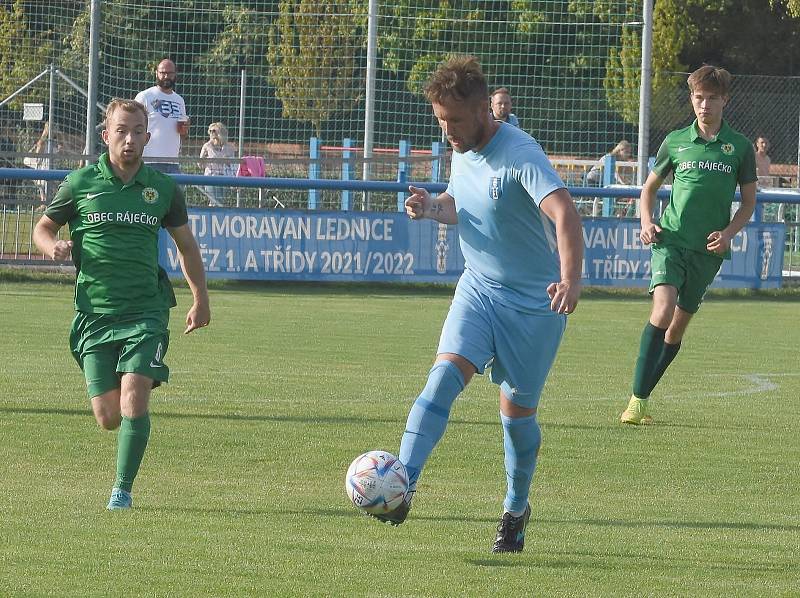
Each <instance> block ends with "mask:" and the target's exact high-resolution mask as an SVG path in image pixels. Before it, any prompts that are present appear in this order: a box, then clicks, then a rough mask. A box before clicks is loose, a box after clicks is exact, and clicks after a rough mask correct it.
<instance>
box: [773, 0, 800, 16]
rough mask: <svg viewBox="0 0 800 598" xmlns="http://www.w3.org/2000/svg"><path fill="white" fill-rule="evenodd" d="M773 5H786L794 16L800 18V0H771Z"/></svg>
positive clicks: (787, 9)
mask: <svg viewBox="0 0 800 598" xmlns="http://www.w3.org/2000/svg"><path fill="white" fill-rule="evenodd" d="M770 4H771V5H772V6H785V7H786V11H787V12H788V13H789V14H790V15H792V16H793V17H797V18H800V0H770Z"/></svg>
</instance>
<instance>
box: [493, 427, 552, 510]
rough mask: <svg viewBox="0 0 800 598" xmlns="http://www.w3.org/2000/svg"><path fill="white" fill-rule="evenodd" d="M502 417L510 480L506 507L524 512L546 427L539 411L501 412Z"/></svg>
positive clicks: (504, 505)
mask: <svg viewBox="0 0 800 598" xmlns="http://www.w3.org/2000/svg"><path fill="white" fill-rule="evenodd" d="M500 421H501V422H503V449H504V451H505V465H506V480H507V481H508V491H507V493H506V499H505V501H504V502H503V507H504V508H505V510H506V511H508V512H510V513H521V512H522V511H524V510H525V507H526V506H527V504H528V495H529V494H530V490H531V480H533V472H534V470H535V469H536V458H537V457H538V456H539V447H540V446H541V444H542V430H541V428H540V427H539V422H538V421H537V420H536V414H535V413H534V414H533V415H531V416H529V417H515V418H511V417H506V416H505V415H503V414H502V413H501V414H500Z"/></svg>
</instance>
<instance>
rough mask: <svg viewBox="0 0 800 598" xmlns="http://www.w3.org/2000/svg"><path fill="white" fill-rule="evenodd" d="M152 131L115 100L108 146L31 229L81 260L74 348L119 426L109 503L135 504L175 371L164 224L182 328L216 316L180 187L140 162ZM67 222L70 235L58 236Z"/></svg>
mask: <svg viewBox="0 0 800 598" xmlns="http://www.w3.org/2000/svg"><path fill="white" fill-rule="evenodd" d="M149 138H150V134H149V133H148V132H147V112H146V111H145V109H144V107H143V106H142V105H141V104H139V103H137V102H135V101H133V100H120V99H115V100H112V101H111V103H109V105H108V108H107V110H106V120H105V129H104V130H103V141H104V142H105V143H106V145H107V146H108V152H107V153H104V154H102V155H101V156H100V158H99V160H98V161H97V163H96V164H91V165H89V166H86V167H85V168H81V169H79V170H75V171H73V172H71V173H70V174H68V175H67V177H66V179H64V182H63V183H61V186H60V187H59V189H58V192H57V193H56V196H55V198H54V199H53V201H52V203H51V204H50V206H49V207H48V208H47V210H46V211H45V213H44V215H43V216H42V218H41V219H40V220H39V222H37V224H36V227H35V229H34V232H33V240H34V241H35V243H36V245H37V246H38V247H39V249H41V250H42V251H43V252H44V253H45V254H46V255H48V256H50V257H51V258H53V259H54V260H56V261H64V260H67V259H69V258H70V256H71V257H72V260H73V262H74V263H75V268H76V272H77V278H76V282H75V310H76V312H77V313H76V315H75V319H74V320H73V323H72V330H71V333H70V348H71V350H72V354H73V356H74V357H75V359H76V361H77V362H78V364H79V365H80V367H81V369H82V370H83V372H84V376H85V378H86V386H87V390H88V394H89V397H90V399H91V404H92V411H93V412H94V416H95V419H96V420H97V423H98V424H100V426H101V427H102V428H104V429H106V430H115V429H117V428H119V432H118V435H117V476H116V482H115V484H114V488H113V490H112V492H111V499H110V501H109V503H108V507H107V508H108V509H109V510H116V509H128V508H130V507H131V504H132V498H131V490H132V487H133V480H134V478H135V477H136V474H137V472H138V470H139V466H140V464H141V462H142V458H143V456H144V451H145V448H146V446H147V440H148V438H149V437H150V415H149V401H150V391H151V389H152V388H154V387H156V386H158V385H159V384H161V383H162V382H166V381H167V379H168V377H169V369H168V368H167V366H166V364H165V363H164V355H165V353H166V351H167V346H168V343H169V331H168V330H167V323H168V321H169V309H170V308H171V307H174V306H175V304H176V303H175V295H174V293H173V291H172V286H171V284H170V282H169V279H168V278H167V276H166V273H165V272H164V270H163V269H162V268H161V267H160V266H159V265H158V233H159V230H160V229H161V228H162V227H166V228H167V231H168V232H169V234H170V235H171V236H172V238H173V239H174V240H175V245H176V246H177V248H178V252H179V253H180V257H181V266H182V268H183V273H184V276H185V277H186V280H187V282H188V284H189V288H190V289H191V291H192V295H193V297H194V302H193V304H192V306H191V308H190V309H189V312H188V314H187V316H186V330H185V333H189V332H191V331H192V330H195V329H196V328H200V327H203V326H207V325H208V323H209V321H210V320H211V312H210V309H209V302H208V291H207V289H206V280H205V271H204V269H203V261H202V258H201V256H200V251H199V248H198V246H197V242H196V241H195V239H194V236H193V235H192V231H191V229H190V228H189V225H188V217H187V213H186V203H185V201H184V198H183V193H182V192H181V190H180V187H178V185H176V184H175V182H174V181H173V180H172V179H171V178H170V177H168V176H166V175H164V174H161V173H160V172H156V171H155V170H153V169H152V168H150V167H149V166H146V165H144V163H143V162H142V151H143V150H144V146H145V145H146V144H147V142H148V140H149ZM65 224H68V225H69V230H70V236H71V239H72V240H71V241H65V240H60V239H58V236H57V234H58V231H59V229H60V228H61V227H62V226H64V225H65Z"/></svg>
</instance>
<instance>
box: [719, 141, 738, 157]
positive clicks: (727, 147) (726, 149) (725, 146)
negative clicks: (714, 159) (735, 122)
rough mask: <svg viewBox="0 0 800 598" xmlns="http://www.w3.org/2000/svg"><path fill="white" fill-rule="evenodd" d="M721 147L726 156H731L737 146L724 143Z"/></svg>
mask: <svg viewBox="0 0 800 598" xmlns="http://www.w3.org/2000/svg"><path fill="white" fill-rule="evenodd" d="M719 149H721V150H722V153H723V154H725V155H726V156H730V155H731V154H732V153H733V152H734V151H735V150H736V148H734V147H733V144H732V143H723V144H722V145H721V146H720V147H719Z"/></svg>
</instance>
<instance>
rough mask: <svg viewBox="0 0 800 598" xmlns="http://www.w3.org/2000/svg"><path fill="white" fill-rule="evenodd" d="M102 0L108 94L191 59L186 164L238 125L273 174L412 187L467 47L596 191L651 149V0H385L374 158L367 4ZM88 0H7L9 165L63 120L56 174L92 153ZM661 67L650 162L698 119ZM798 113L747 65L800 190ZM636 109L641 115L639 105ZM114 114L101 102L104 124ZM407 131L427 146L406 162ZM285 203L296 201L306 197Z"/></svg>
mask: <svg viewBox="0 0 800 598" xmlns="http://www.w3.org/2000/svg"><path fill="white" fill-rule="evenodd" d="M96 1H97V2H98V3H99V5H100V9H101V10H100V22H99V23H98V24H97V25H96V31H97V34H98V39H99V66H98V70H99V73H98V83H97V96H98V100H99V103H100V104H105V103H106V102H108V101H109V100H110V99H111V98H112V97H115V96H122V97H133V96H134V95H135V94H136V93H137V92H139V91H141V90H142V89H144V88H146V87H149V86H151V85H153V84H154V69H155V66H156V64H157V63H158V61H159V60H160V59H161V58H163V57H165V56H169V57H171V58H173V59H174V60H175V62H176V63H177V68H178V87H177V91H178V92H179V93H180V94H181V95H182V96H183V97H184V99H185V100H186V104H187V109H188V112H189V115H190V116H191V118H192V121H193V124H192V127H191V129H190V132H189V135H188V137H187V138H186V139H185V140H184V143H183V147H182V150H181V156H180V161H181V166H182V170H183V172H187V173H199V172H202V170H203V164H202V163H201V162H199V161H198V159H197V158H198V156H199V154H200V148H201V147H202V145H203V144H204V143H205V142H206V141H207V140H208V138H207V136H206V130H207V128H208V125H209V124H210V123H213V122H223V123H225V124H226V125H227V127H228V129H229V131H230V139H229V142H230V143H231V144H233V145H234V146H235V148H236V155H237V159H238V158H239V157H241V156H247V155H253V156H260V157H263V158H264V159H265V161H266V164H267V172H266V174H267V175H269V176H277V177H309V176H312V175H313V174H314V173H315V172H316V173H317V175H318V176H323V177H335V178H340V177H342V176H344V175H343V169H345V168H348V169H349V173H348V175H347V176H350V177H351V178H354V179H357V178H361V176H362V173H363V172H364V171H365V164H368V165H369V167H368V168H367V169H366V170H369V173H368V175H369V177H370V178H371V179H373V180H397V178H398V177H399V176H401V174H402V171H403V168H404V167H405V168H406V170H407V172H410V178H417V179H418V180H428V179H429V178H430V171H431V168H432V166H433V163H434V161H435V159H436V158H435V156H434V155H433V154H432V153H430V152H431V148H432V145H433V143H434V142H436V141H439V140H440V139H441V137H440V135H441V133H440V131H439V129H438V126H437V123H436V121H435V119H434V118H433V116H432V114H431V110H430V106H429V105H428V104H427V103H426V102H425V100H424V98H423V97H422V95H421V93H420V90H421V87H422V85H423V83H424V81H425V79H426V77H427V75H428V73H430V71H431V70H432V69H433V68H434V66H435V65H436V63H438V61H439V60H441V58H443V57H444V56H445V55H446V54H448V53H450V52H462V53H467V52H468V53H473V54H475V55H477V56H478V57H479V58H480V60H481V62H482V64H483V67H484V70H485V72H486V74H487V77H488V79H489V83H490V86H491V87H500V86H504V87H507V88H508V89H509V90H510V91H511V96H512V101H513V109H512V110H513V112H514V113H515V114H516V115H517V116H518V117H519V119H520V121H521V124H522V127H523V128H524V129H526V130H527V131H529V132H530V133H531V134H532V135H533V136H534V137H536V138H537V139H538V140H539V141H540V142H541V143H542V145H543V146H544V148H545V150H546V151H547V152H548V153H549V155H550V156H551V157H552V158H553V159H554V160H555V161H557V162H558V163H559V164H563V165H565V166H564V167H563V168H560V171H561V172H562V174H563V175H564V177H565V180H567V181H568V182H569V184H572V185H578V184H581V183H582V182H583V181H584V180H585V177H584V175H585V172H586V171H587V170H588V169H589V168H590V166H591V163H592V162H591V161H596V160H597V159H598V158H600V157H601V156H602V155H604V154H605V153H607V152H608V151H609V150H610V149H611V148H612V147H613V146H614V145H615V144H616V143H617V141H619V140H620V139H623V138H624V139H628V140H630V141H631V142H632V143H633V145H634V148H633V149H634V154H635V153H636V152H637V148H636V147H635V145H636V139H637V127H636V124H635V123H633V122H629V120H630V118H633V117H632V116H628V117H624V116H623V115H621V114H620V113H619V112H618V111H617V109H615V108H614V107H613V106H617V107H619V106H618V104H615V103H614V101H612V100H611V99H609V98H610V96H609V93H611V92H610V91H609V90H610V89H612V88H615V89H618V88H619V81H612V80H610V79H609V77H611V78H612V79H613V77H614V76H616V75H619V76H620V77H621V76H622V75H620V73H621V72H622V71H620V70H619V69H618V70H616V71H615V70H614V69H612V68H610V66H609V65H610V64H611V63H612V62H613V60H612V59H613V57H614V56H618V54H619V51H620V48H621V47H622V45H623V43H624V40H625V36H628V37H630V35H631V32H634V31H638V29H637V28H639V27H641V22H640V21H641V18H640V16H641V11H642V1H641V0H605V1H604V2H601V3H592V2H587V1H585V0H572V1H570V2H567V1H565V0H541V1H537V2H528V1H524V2H512V1H499V2H474V1H471V0H453V1H452V2H419V1H416V0H397V1H396V2H393V3H391V4H389V3H385V2H383V3H378V4H379V8H378V14H379V16H378V19H377V32H376V46H377V50H376V75H375V88H374V90H375V93H374V97H375V106H374V115H373V116H374V118H373V120H372V123H373V125H372V127H373V130H374V143H375V148H376V151H375V152H374V153H373V156H372V157H371V158H369V159H368V160H366V161H365V160H364V158H363V154H364V147H363V146H364V143H365V139H366V137H367V135H366V132H365V120H366V116H367V102H366V95H367V52H368V36H367V31H368V26H367V24H368V19H367V2H365V1H361V0H358V1H356V0H353V1H351V2H341V1H334V0H314V1H313V2H312V1H311V0H292V1H290V2H281V3H271V2H256V1H245V0H239V1H235V0H227V1H222V0H194V1H193V2H191V3H189V2H185V3H184V2H171V3H164V2H160V1H155V0H136V1H134V0H96ZM89 8H90V2H89V1H88V0H85V1H82V2H81V1H75V2H62V1H60V0H38V1H36V2H33V1H22V0H14V1H10V2H4V3H2V5H0V29H1V30H2V31H5V32H6V37H5V38H4V39H3V41H2V42H0V64H2V65H4V66H5V75H4V77H3V79H2V81H0V96H2V97H0V101H2V100H3V99H6V100H8V101H7V102H6V104H5V105H4V106H2V108H0V124H2V127H0V161H2V163H3V165H5V166H12V165H17V166H21V165H22V159H23V156H25V155H27V156H28V157H33V156H32V152H33V148H34V146H35V144H36V141H37V139H39V137H40V135H41V133H42V129H43V126H44V122H45V121H46V120H52V121H53V127H52V132H53V134H52V135H51V139H50V141H51V145H50V147H49V151H50V152H54V154H53V155H52V159H51V161H50V163H49V165H50V167H52V168H73V167H75V166H77V165H78V164H79V162H80V159H81V155H80V154H81V153H82V149H83V148H84V147H85V145H86V139H85V134H86V112H87V110H86V105H87V97H86V94H87V81H88V70H89V59H88V56H89V39H90V38H91V37H92V36H91V29H90V14H89V13H90V11H89ZM615 74H616V75H615ZM629 74H630V73H628V74H627V75H625V77H628V76H629ZM657 75H659V76H660V77H659V79H660V80H662V81H670V82H671V84H670V85H667V86H661V87H660V88H659V89H658V90H656V92H655V93H654V96H653V102H652V106H651V118H650V122H651V123H652V127H651V131H650V140H651V141H650V147H649V148H648V151H649V153H650V155H653V154H654V153H655V151H656V150H657V148H658V145H659V144H660V143H661V141H662V140H663V138H664V136H665V134H666V133H667V132H668V131H670V130H672V129H674V128H676V127H678V126H683V125H685V124H688V123H689V122H691V120H692V110H691V106H690V105H689V102H688V91H687V88H686V84H685V81H686V74H681V73H657ZM661 75H663V76H661ZM34 80H35V81H34ZM32 81H34V82H33V83H32V84H31V85H30V86H29V87H25V86H27V85H28V84H29V83H31V82H32ZM629 83H632V81H627V80H626V81H625V85H628V84H629ZM615 86H616V87H615ZM23 88H24V89H23ZM20 90H22V91H20ZM18 92H19V93H18ZM17 93H18V95H15V96H14V97H13V98H12V97H11V96H12V95H13V94H17ZM631 102H632V103H633V104H635V97H632V98H631ZM25 104H29V105H30V104H38V105H40V106H43V110H42V111H40V114H41V115H40V116H39V118H38V119H37V120H24V118H23V115H24V108H25ZM798 106H800V79H798V78H789V77H761V76H750V75H735V76H734V87H733V93H732V100H731V103H730V105H729V106H728V108H727V113H726V114H727V118H728V119H729V121H730V123H731V124H732V125H733V126H734V127H735V128H737V129H739V130H740V131H742V132H743V133H744V134H745V135H747V136H748V137H751V138H755V136H756V135H765V136H767V137H768V138H769V140H770V141H771V143H772V149H771V157H772V162H773V170H774V173H775V177H776V179H775V184H776V186H777V185H781V186H791V185H796V184H797V148H798ZM633 107H634V108H635V106H633ZM628 112H629V113H631V114H632V113H633V112H636V111H635V110H632V109H631V105H629V106H628ZM101 115H102V111H101V110H100V108H99V107H98V108H97V112H96V116H97V118H98V120H99V119H100V118H101ZM626 118H628V119H629V120H626ZM93 135H95V138H94V141H98V140H99V138H98V136H97V135H96V134H94V133H93ZM311 137H316V138H318V139H319V140H320V143H321V145H322V147H323V148H324V149H323V150H321V152H320V155H319V157H317V158H312V156H311V153H310V147H309V146H310V143H309V140H310V138H311ZM345 139H350V140H351V147H350V148H349V149H348V150H347V151H345V150H344V149H342V148H343V145H344V143H345V141H344V140H345ZM401 141H405V142H407V144H408V146H409V148H410V150H409V152H408V154H407V156H405V157H404V156H402V155H401V152H400V150H399V147H400V146H401ZM98 147H99V144H98ZM40 155H41V154H40ZM446 162H447V161H446V160H445V161H443V164H445V167H444V168H443V169H442V170H441V172H440V175H441V176H442V177H445V176H446V175H447V173H446V170H445V169H446ZM634 178H635V177H634V176H633V175H631V180H634ZM196 191H197V190H194V189H189V199H190V201H191V202H193V203H203V202H204V200H205V198H204V196H203V195H202V193H200V192H199V191H197V192H196ZM13 193H14V195H15V197H17V198H18V199H21V200H22V201H30V202H36V201H38V198H39V197H40V196H41V193H40V190H39V188H37V187H36V186H35V185H32V184H24V185H18V186H17V188H16V189H15V190H14V192H13ZM49 193H50V194H52V188H51V189H50V190H49ZM6 195H8V193H6ZM262 196H263V194H262ZM230 197H232V195H229V198H230ZM236 198H237V200H238V205H258V203H259V201H258V197H257V196H256V195H255V194H254V192H252V191H248V192H241V193H239V194H237V196H236ZM262 199H263V197H262ZM286 199H287V201H288V205H292V206H295V207H297V206H299V205H301V204H302V203H303V202H304V201H305V199H306V198H305V197H303V196H302V194H298V195H297V197H287V198H286ZM375 199H376V201H373V202H370V203H369V205H370V206H371V207H376V208H383V209H391V208H392V207H393V206H394V198H392V197H391V196H386V197H378V196H376V198H375ZM261 203H262V204H265V205H272V204H271V203H270V202H263V201H262V202H261ZM284 203H286V202H284ZM338 205H339V201H338V198H336V197H335V194H322V200H321V201H320V203H319V204H318V206H319V207H323V208H331V209H335V208H336V207H338ZM366 205H367V202H364V201H362V202H360V203H359V202H356V203H354V207H360V206H366Z"/></svg>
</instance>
